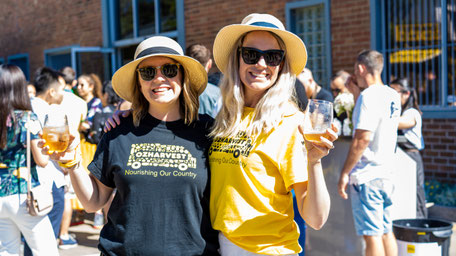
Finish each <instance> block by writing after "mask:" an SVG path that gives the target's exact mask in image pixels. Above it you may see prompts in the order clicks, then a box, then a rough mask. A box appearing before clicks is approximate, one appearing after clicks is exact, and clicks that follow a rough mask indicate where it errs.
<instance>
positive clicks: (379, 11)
mask: <svg viewBox="0 0 456 256" xmlns="http://www.w3.org/2000/svg"><path fill="white" fill-rule="evenodd" d="M440 2H441V6H447V0H440ZM441 10H442V13H441V16H442V17H447V9H446V8H441ZM370 13H371V45H372V48H373V49H375V50H377V51H379V52H381V53H382V54H383V56H384V57H385V62H386V61H388V60H387V59H386V37H385V36H383V35H386V25H387V20H386V19H387V17H386V15H384V14H385V2H384V1H383V0H370ZM440 25H441V29H440V46H441V48H440V50H441V62H440V67H441V70H440V75H441V83H440V84H439V85H438V86H439V89H440V97H441V99H442V100H441V103H440V105H434V106H429V105H427V106H422V105H420V109H421V111H422V112H423V118H428V119H437V118H447V119H456V107H451V106H448V98H447V97H448V47H449V45H450V44H449V43H448V40H447V39H448V37H447V25H448V24H447V19H442V22H441V23H440ZM378 28H381V29H378ZM386 64H387V63H385V67H386V68H388V67H389V65H386ZM388 64H389V63H388ZM386 74H387V72H382V79H383V81H387V78H386Z"/></svg>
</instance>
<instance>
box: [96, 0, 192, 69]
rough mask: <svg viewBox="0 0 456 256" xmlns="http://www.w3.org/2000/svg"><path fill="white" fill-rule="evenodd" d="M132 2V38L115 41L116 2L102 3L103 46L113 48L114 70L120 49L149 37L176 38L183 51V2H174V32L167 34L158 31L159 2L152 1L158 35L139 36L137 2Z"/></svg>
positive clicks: (116, 67)
mask: <svg viewBox="0 0 456 256" xmlns="http://www.w3.org/2000/svg"><path fill="white" fill-rule="evenodd" d="M131 1H132V12H133V16H132V18H133V21H132V22H133V37H132V38H127V39H117V25H118V22H117V21H118V19H117V13H116V9H115V8H116V7H115V5H116V1H110V0H103V1H102V19H103V46H104V47H106V48H114V50H115V56H116V57H115V62H114V63H113V64H114V66H115V67H114V69H115V70H117V69H118V68H119V67H120V63H121V60H120V58H121V53H120V48H122V47H128V46H131V45H135V44H139V43H140V42H142V41H143V40H144V39H146V38H149V37H151V36H167V37H171V38H177V42H178V43H179V44H180V45H181V46H182V48H183V49H185V16H184V0H175V2H176V19H177V24H176V26H177V27H176V30H174V31H169V32H160V31H159V26H160V23H159V20H160V12H159V8H157V7H159V6H160V0H154V4H155V7H156V8H155V28H156V31H158V33H155V34H149V35H143V36H139V35H138V32H139V25H138V22H139V19H138V18H137V15H138V8H137V6H138V0H131Z"/></svg>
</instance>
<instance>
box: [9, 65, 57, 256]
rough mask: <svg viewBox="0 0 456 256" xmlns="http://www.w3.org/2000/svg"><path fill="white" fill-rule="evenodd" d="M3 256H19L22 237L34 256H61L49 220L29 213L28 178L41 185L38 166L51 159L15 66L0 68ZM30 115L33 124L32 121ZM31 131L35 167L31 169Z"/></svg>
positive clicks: (19, 71) (19, 70) (23, 81)
mask: <svg viewBox="0 0 456 256" xmlns="http://www.w3.org/2000/svg"><path fill="white" fill-rule="evenodd" d="M0 99H2V100H1V101H0V181H1V182H0V255H19V252H20V246H21V233H22V234H23V236H24V238H25V241H26V242H27V243H28V244H29V245H30V247H31V249H32V252H33V255H38V256H46V255H50V256H54V255H59V253H58V250H57V246H56V240H55V236H54V232H53V231H52V225H51V222H50V221H49V217H48V216H47V215H46V216H31V215H30V214H29V213H28V211H27V206H26V199H27V177H28V175H31V179H30V181H31V183H32V184H31V187H35V186H37V185H39V184H40V181H39V179H38V173H37V169H36V166H40V167H45V166H46V165H47V164H48V159H49V157H48V156H47V155H43V154H42V153H41V151H40V149H39V148H38V146H37V144H38V141H39V135H38V133H39V132H40V131H41V125H40V123H39V120H38V117H37V116H36V115H35V113H30V112H31V111H32V106H31V104H30V98H29V96H28V92H27V85H26V80H25V76H24V73H23V72H22V71H21V69H20V68H19V67H17V66H14V65H7V64H4V65H0ZM28 113H30V121H28ZM27 129H28V130H29V131H30V137H31V141H30V147H31V149H30V150H31V156H32V157H33V159H32V161H31V162H32V165H31V169H30V172H29V171H28V169H27V163H26V162H27V155H26V152H27V149H26V147H27Z"/></svg>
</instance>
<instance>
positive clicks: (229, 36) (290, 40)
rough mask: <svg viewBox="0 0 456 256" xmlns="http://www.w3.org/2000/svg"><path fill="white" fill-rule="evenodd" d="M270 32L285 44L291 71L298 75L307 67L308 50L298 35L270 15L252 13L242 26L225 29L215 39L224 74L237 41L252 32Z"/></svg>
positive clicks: (220, 65) (215, 56) (215, 53)
mask: <svg viewBox="0 0 456 256" xmlns="http://www.w3.org/2000/svg"><path fill="white" fill-rule="evenodd" d="M257 30H260V31H269V32H272V33H274V34H276V35H277V36H279V37H280V38H281V39H282V40H283V42H284V43H285V46H286V49H284V50H285V58H288V60H289V62H290V65H291V71H292V72H293V73H294V74H295V75H297V74H299V73H301V71H302V70H303V69H304V67H305V66H306V62H307V50H306V46H305V45H304V42H303V41H302V40H301V38H299V37H298V36H297V35H295V34H293V33H291V32H289V31H286V30H285V27H284V26H283V24H282V22H280V20H278V19H277V18H276V17H274V16H272V15H270V14H259V13H252V14H250V15H248V16H247V17H245V18H244V19H243V20H242V22H241V24H234V25H228V26H225V27H223V28H222V29H221V30H220V31H219V32H218V34H217V36H216V37H215V41H214V60H215V63H216V64H217V67H218V68H219V69H220V71H221V72H222V73H225V72H226V69H227V66H228V58H229V56H230V54H231V53H232V52H233V51H235V50H236V49H234V47H236V45H235V43H236V41H237V40H238V39H239V38H240V37H241V36H242V35H244V34H245V33H247V32H251V31H257Z"/></svg>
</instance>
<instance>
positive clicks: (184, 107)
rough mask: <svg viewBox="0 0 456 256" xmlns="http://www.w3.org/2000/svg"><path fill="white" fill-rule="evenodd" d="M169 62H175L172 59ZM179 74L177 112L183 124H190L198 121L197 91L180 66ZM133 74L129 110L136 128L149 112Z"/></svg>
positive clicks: (183, 68)
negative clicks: (180, 78) (180, 87)
mask: <svg viewBox="0 0 456 256" xmlns="http://www.w3.org/2000/svg"><path fill="white" fill-rule="evenodd" d="M170 59H171V58H170ZM171 60H173V61H176V60H174V59H171ZM176 62H177V61H176ZM179 72H182V81H181V86H182V91H181V94H180V95H179V108H180V109H179V111H180V113H181V115H182V117H183V119H184V123H185V124H191V123H192V122H193V121H195V120H197V119H198V108H199V101H198V91H197V90H195V86H192V85H191V84H190V80H189V79H188V75H187V74H188V71H187V70H186V69H185V67H184V66H183V65H182V64H181V68H179ZM135 73H136V76H135V77H136V79H135V85H134V89H133V100H132V102H131V104H132V105H131V108H132V113H133V124H134V126H135V127H138V126H139V123H140V121H141V119H143V118H144V117H145V116H146V115H147V113H148V111H149V102H148V101H147V100H146V98H145V97H144V95H143V94H142V92H141V88H140V85H139V77H138V73H137V72H135Z"/></svg>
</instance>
